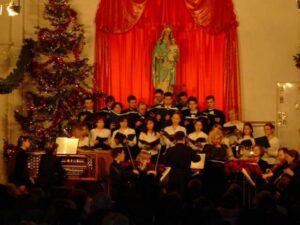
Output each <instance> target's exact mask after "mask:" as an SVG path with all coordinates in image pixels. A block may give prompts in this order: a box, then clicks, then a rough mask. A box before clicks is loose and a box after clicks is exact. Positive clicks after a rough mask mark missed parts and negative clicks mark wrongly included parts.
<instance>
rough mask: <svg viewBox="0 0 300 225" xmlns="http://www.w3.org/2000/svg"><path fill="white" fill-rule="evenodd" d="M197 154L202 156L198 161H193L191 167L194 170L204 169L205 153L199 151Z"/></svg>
mask: <svg viewBox="0 0 300 225" xmlns="http://www.w3.org/2000/svg"><path fill="white" fill-rule="evenodd" d="M197 155H199V156H200V160H199V161H198V162H192V163H191V169H192V170H203V169H204V165H205V153H199V154H197Z"/></svg>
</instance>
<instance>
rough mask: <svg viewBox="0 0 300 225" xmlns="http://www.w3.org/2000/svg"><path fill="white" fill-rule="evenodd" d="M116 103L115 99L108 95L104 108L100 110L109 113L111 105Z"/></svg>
mask: <svg viewBox="0 0 300 225" xmlns="http://www.w3.org/2000/svg"><path fill="white" fill-rule="evenodd" d="M115 102H116V100H115V97H114V96H112V95H109V96H107V97H106V98H105V107H104V108H103V109H102V110H105V111H107V112H110V111H111V110H112V106H113V104H114V103H115Z"/></svg>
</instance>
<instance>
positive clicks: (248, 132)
mask: <svg viewBox="0 0 300 225" xmlns="http://www.w3.org/2000/svg"><path fill="white" fill-rule="evenodd" d="M244 136H250V137H253V127H252V124H251V123H244V128H243V137H244Z"/></svg>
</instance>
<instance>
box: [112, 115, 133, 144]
mask: <svg viewBox="0 0 300 225" xmlns="http://www.w3.org/2000/svg"><path fill="white" fill-rule="evenodd" d="M119 122H120V128H119V129H117V130H115V131H114V132H113V134H112V137H111V141H110V147H111V148H123V147H124V146H126V145H128V146H129V147H134V146H135V145H136V134H135V130H134V129H132V128H129V127H128V119H127V118H126V117H120V119H119ZM123 135H124V136H123ZM123 137H124V138H123Z"/></svg>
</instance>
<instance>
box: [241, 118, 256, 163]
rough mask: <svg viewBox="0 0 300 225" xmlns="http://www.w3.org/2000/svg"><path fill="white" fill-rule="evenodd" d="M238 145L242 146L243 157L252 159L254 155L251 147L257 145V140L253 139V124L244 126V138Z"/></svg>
mask: <svg viewBox="0 0 300 225" xmlns="http://www.w3.org/2000/svg"><path fill="white" fill-rule="evenodd" d="M249 141H250V142H249ZM238 143H239V145H240V146H241V151H240V154H241V157H242V158H249V157H251V156H252V153H253V151H252V148H251V146H253V145H255V140H254V138H253V127H252V124H251V123H245V124H244V128H243V133H242V138H241V139H239V140H238Z"/></svg>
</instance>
